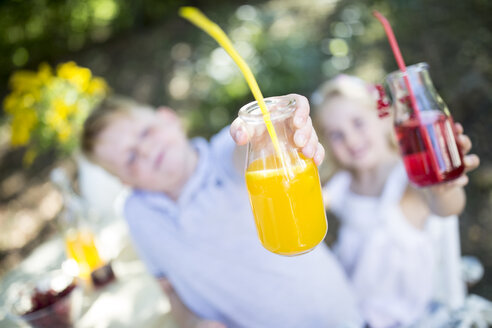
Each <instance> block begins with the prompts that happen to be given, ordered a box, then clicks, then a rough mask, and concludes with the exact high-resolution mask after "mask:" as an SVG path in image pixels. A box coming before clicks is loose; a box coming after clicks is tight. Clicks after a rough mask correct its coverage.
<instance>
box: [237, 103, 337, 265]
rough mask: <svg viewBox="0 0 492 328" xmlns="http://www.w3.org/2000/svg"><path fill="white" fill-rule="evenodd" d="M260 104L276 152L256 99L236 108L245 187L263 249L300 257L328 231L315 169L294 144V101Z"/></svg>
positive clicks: (310, 160)
mask: <svg viewBox="0 0 492 328" xmlns="http://www.w3.org/2000/svg"><path fill="white" fill-rule="evenodd" d="M265 104H266V106H267V108H268V111H269V114H270V119H271V122H272V124H273V127H274V129H275V132H276V135H277V140H278V143H277V145H278V148H279V149H278V148H277V147H275V145H274V143H273V142H272V139H271V137H270V135H269V134H268V131H267V129H266V127H265V122H264V121H263V115H262V112H261V110H260V108H259V106H258V103H257V102H256V101H255V102H252V103H249V104H247V105H245V106H243V107H242V108H241V109H240V110H239V117H240V118H241V119H242V120H243V121H244V122H246V124H247V128H248V133H249V135H250V142H249V144H248V151H247V161H246V162H247V164H246V185H247V188H248V192H249V197H250V202H251V207H252V210H253V215H254V218H255V222H256V228H257V231H258V236H259V239H260V241H261V243H262V244H263V246H264V247H265V248H266V249H268V250H269V251H271V252H273V253H276V254H280V255H287V256H293V255H299V254H303V253H306V252H309V251H310V250H312V249H313V248H314V247H315V246H316V245H318V244H319V243H320V242H321V241H322V240H323V239H324V237H325V235H326V231H327V227H328V226H327V221H326V214H325V208H324V205H323V199H322V194H321V184H320V180H319V175H318V168H317V167H316V165H315V164H314V162H313V160H312V159H307V158H305V157H304V156H303V155H302V153H301V151H300V149H298V148H297V147H296V146H295V144H294V141H293V136H294V130H293V128H292V126H293V124H292V117H293V114H294V110H295V100H294V99H292V98H288V97H278V98H274V97H272V98H266V99H265Z"/></svg>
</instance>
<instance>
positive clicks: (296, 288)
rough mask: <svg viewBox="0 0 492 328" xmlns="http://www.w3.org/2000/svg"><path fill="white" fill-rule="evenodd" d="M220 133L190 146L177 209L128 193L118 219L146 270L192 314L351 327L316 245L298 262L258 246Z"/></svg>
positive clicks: (162, 198)
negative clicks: (192, 151)
mask: <svg viewBox="0 0 492 328" xmlns="http://www.w3.org/2000/svg"><path fill="white" fill-rule="evenodd" d="M226 130H227V129H224V130H223V131H222V132H220V133H219V134H217V135H216V136H215V137H213V138H212V140H211V142H210V143H207V142H206V141H205V140H204V139H194V140H193V144H194V145H195V147H196V149H197V150H198V153H199V163H198V166H197V168H196V170H195V172H194V173H193V176H192V177H191V178H190V180H189V181H188V182H187V184H186V185H185V187H184V189H183V192H182V193H181V195H180V197H179V199H178V200H177V201H176V202H174V201H172V200H171V199H169V198H168V197H167V196H166V195H164V194H162V193H155V192H145V191H141V190H135V191H134V192H133V193H132V194H131V195H130V196H129V198H128V200H127V202H126V204H125V217H126V219H127V221H128V224H129V227H130V232H131V235H132V238H133V240H134V243H135V245H136V248H137V250H138V252H139V254H140V256H141V258H142V260H143V261H144V262H145V264H146V265H147V268H148V270H149V271H150V272H151V273H152V274H153V275H154V276H156V277H166V278H167V279H169V280H170V282H171V283H172V285H173V287H174V289H175V290H176V292H177V293H178V295H179V296H180V297H181V300H182V301H183V302H184V303H185V304H186V305H187V306H188V307H189V308H190V309H191V310H192V311H193V312H195V313H196V314H197V315H199V316H200V317H202V318H206V319H211V320H218V321H221V322H223V323H224V324H226V325H227V327H231V328H234V327H245V328H263V327H264V328H276V327H279V328H289V327H292V328H294V327H295V328H299V327H309V328H316V327H349V326H350V324H353V326H350V327H358V326H359V324H360V319H359V315H358V312H357V310H356V303H355V300H354V297H353V295H352V291H351V290H350V288H349V285H348V283H347V280H346V279H345V276H344V275H343V273H342V270H341V268H340V266H339V264H338V263H337V262H336V260H335V259H334V257H333V256H332V254H331V253H330V251H329V249H328V248H327V247H326V246H325V245H324V244H323V245H319V246H318V247H317V248H316V249H315V250H313V251H312V252H310V253H308V254H305V255H302V256H297V257H284V256H280V255H275V254H273V253H270V252H269V251H267V250H266V249H264V248H263V247H262V246H261V243H260V241H259V239H258V236H257V233H256V228H255V224H254V219H253V215H252V211H251V208H250V204H249V200H248V194H247V190H246V184H245V182H244V176H241V175H240V174H238V173H237V171H236V170H235V168H234V166H233V164H232V153H233V149H234V147H235V145H234V143H233V141H232V139H231V137H230V136H229V134H228V131H226ZM347 324H349V325H347Z"/></svg>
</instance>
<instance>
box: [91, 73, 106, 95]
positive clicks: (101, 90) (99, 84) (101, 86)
mask: <svg viewBox="0 0 492 328" xmlns="http://www.w3.org/2000/svg"><path fill="white" fill-rule="evenodd" d="M108 89H109V87H108V85H107V84H106V81H104V79H102V78H100V77H95V78H93V79H92V80H91V82H90V83H89V87H88V88H87V93H88V94H89V95H100V96H103V95H105V94H106V93H107V92H108Z"/></svg>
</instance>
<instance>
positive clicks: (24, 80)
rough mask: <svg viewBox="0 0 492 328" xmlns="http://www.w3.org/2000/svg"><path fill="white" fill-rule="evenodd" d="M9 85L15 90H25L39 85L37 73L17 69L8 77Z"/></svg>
mask: <svg viewBox="0 0 492 328" xmlns="http://www.w3.org/2000/svg"><path fill="white" fill-rule="evenodd" d="M9 84H10V87H11V88H12V89H13V90H14V92H15V91H17V92H26V91H31V90H34V89H37V88H39V87H40V85H41V84H40V81H39V79H38V78H37V74H36V73H35V72H31V71H24V70H22V71H17V72H15V73H14V74H12V76H11V77H10V80H9Z"/></svg>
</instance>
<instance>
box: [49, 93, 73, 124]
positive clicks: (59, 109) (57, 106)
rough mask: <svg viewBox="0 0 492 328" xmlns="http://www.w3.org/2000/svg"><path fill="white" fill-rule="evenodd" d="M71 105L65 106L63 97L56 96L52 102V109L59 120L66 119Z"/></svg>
mask: <svg viewBox="0 0 492 328" xmlns="http://www.w3.org/2000/svg"><path fill="white" fill-rule="evenodd" d="M72 108H73V106H67V104H66V103H65V101H64V100H63V99H60V98H57V99H55V101H54V102H53V111H54V112H55V113H56V115H57V116H58V117H59V118H60V119H61V120H66V119H67V117H68V115H69V114H70V112H71V111H72Z"/></svg>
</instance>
